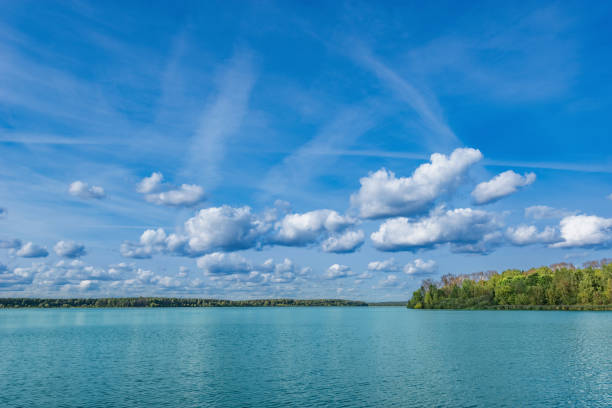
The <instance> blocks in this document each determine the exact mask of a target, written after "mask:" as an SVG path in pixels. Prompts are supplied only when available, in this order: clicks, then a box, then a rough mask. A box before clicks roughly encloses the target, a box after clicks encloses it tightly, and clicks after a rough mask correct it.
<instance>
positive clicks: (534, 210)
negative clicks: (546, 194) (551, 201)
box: [525, 205, 572, 220]
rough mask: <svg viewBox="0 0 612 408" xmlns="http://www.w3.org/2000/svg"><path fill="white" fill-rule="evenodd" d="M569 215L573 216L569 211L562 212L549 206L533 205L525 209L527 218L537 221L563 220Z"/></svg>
mask: <svg viewBox="0 0 612 408" xmlns="http://www.w3.org/2000/svg"><path fill="white" fill-rule="evenodd" d="M568 215H572V213H571V212H569V211H567V210H560V209H557V208H553V207H549V206H547V205H533V206H531V207H527V208H525V217H528V218H533V219H535V220H543V219H547V218H563V217H565V216H568Z"/></svg>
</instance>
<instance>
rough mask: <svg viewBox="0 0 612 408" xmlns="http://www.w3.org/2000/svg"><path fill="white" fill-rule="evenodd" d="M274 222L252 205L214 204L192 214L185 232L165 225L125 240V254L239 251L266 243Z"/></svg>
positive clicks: (185, 225)
mask: <svg viewBox="0 0 612 408" xmlns="http://www.w3.org/2000/svg"><path fill="white" fill-rule="evenodd" d="M271 228H272V224H271V223H270V222H268V221H265V220H262V219H260V218H259V217H257V216H256V215H254V214H253V213H251V209H250V208H249V207H238V208H234V207H230V206H226V205H224V206H221V207H211V208H206V209H202V210H200V211H198V213H197V214H196V215H195V216H193V217H191V218H189V219H188V220H187V221H186V222H185V224H184V227H183V230H182V231H181V232H177V233H174V234H170V235H167V234H166V232H165V231H164V230H163V229H162V228H158V229H157V230H146V231H145V232H144V233H143V234H142V236H141V237H140V242H139V243H131V242H124V243H123V244H122V245H121V254H122V255H123V256H125V257H128V258H150V257H151V256H152V255H154V254H156V253H160V252H168V253H172V254H175V255H183V256H192V257H193V256H201V255H204V254H207V253H211V252H215V251H237V250H240V249H249V248H254V247H258V246H260V245H262V244H263V241H264V239H265V237H266V234H267V233H268V232H269V231H270V230H271Z"/></svg>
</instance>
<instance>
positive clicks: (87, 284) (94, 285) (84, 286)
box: [78, 279, 100, 292]
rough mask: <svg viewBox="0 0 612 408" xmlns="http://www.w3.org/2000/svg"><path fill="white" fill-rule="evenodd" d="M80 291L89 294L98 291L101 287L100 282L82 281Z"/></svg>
mask: <svg viewBox="0 0 612 408" xmlns="http://www.w3.org/2000/svg"><path fill="white" fill-rule="evenodd" d="M78 286H79V290H81V291H83V292H89V291H92V290H97V289H99V287H100V285H99V284H98V282H96V281H93V280H89V279H86V280H82V281H81V282H79V285H78Z"/></svg>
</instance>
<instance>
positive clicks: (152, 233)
mask: <svg viewBox="0 0 612 408" xmlns="http://www.w3.org/2000/svg"><path fill="white" fill-rule="evenodd" d="M167 238H168V237H167V236H166V231H164V230H163V228H158V229H156V230H154V229H148V230H145V231H144V232H143V233H142V235H141V236H140V240H139V243H138V244H133V243H131V242H124V243H123V244H121V248H120V252H121V255H123V256H125V257H127V258H135V259H147V258H151V256H153V254H155V253H158V252H165V251H166V250H167V248H168V243H167Z"/></svg>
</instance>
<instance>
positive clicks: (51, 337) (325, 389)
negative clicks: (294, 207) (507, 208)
mask: <svg viewBox="0 0 612 408" xmlns="http://www.w3.org/2000/svg"><path fill="white" fill-rule="evenodd" d="M611 340H612V313H610V312H537V311H418V310H408V309H405V308H402V307H370V308H366V307H344V308H202V309H53V310H25V309H22V310H0V353H1V354H0V406H2V407H18V406H20V407H30V406H48V407H77V406H78V407H82V406H87V407H106V406H113V407H142V406H155V407H201V406H210V407H215V406H218V407H232V406H257V407H268V406H269V407H280V406H301V407H307V406H308V407H310V406H321V407H323V406H332V407H365V406H423V407H431V406H453V407H454V406H457V407H494V406H500V407H501V406H505V407H518V406H535V407H538V406H541V407H556V406H583V407H599V406H601V407H603V406H612V346H611V345H610V341H611Z"/></svg>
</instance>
